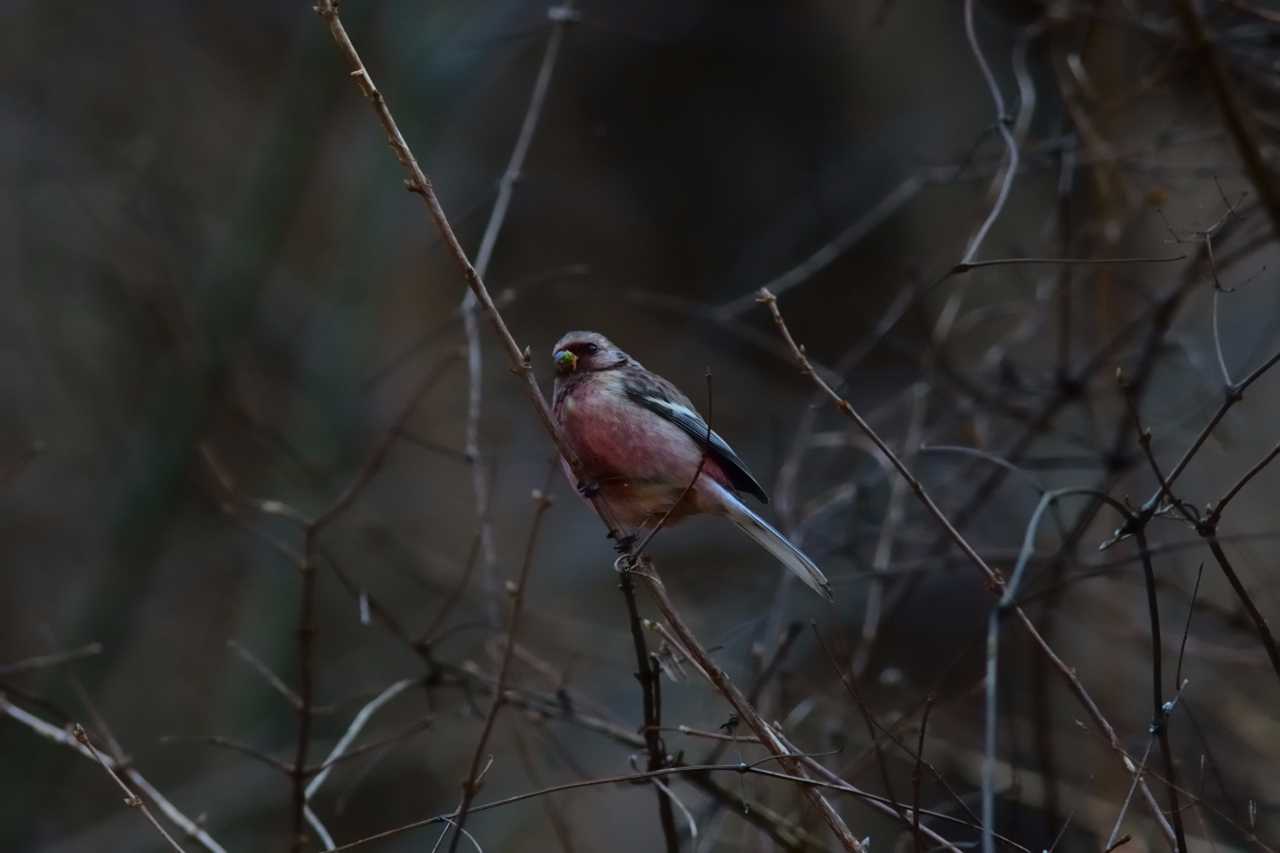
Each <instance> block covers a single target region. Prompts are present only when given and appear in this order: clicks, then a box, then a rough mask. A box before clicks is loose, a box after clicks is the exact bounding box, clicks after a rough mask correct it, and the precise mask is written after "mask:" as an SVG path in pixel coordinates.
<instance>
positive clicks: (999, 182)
mask: <svg viewBox="0 0 1280 853" xmlns="http://www.w3.org/2000/svg"><path fill="white" fill-rule="evenodd" d="M964 32H965V36H966V37H967V38H968V39H969V49H970V50H971V51H973V57H974V59H976V60H977V61H978V68H979V69H980V70H981V71H982V79H983V81H984V82H985V83H986V84H987V89H988V90H989V91H990V92H991V100H992V101H994V102H995V108H996V130H997V131H998V132H999V134H1000V138H1001V139H1002V140H1004V146H1005V152H1006V156H1007V158H1008V162H1007V163H1005V164H1003V165H1002V167H1001V168H1002V172H1001V173H999V174H997V177H996V179H995V185H996V187H997V191H996V199H995V202H994V203H993V204H992V205H991V212H990V213H988V214H987V218H986V219H984V220H983V222H982V224H981V225H980V226H979V227H978V231H977V233H975V234H974V235H973V239H972V240H970V241H969V246H968V248H966V249H965V252H964V258H963V260H962V261H961V264H970V263H972V262H973V259H974V258H975V257H977V255H978V250H979V249H980V248H982V242H983V241H984V240H985V239H986V238H987V232H989V231H990V230H991V226H993V225H994V224H995V222H996V219H998V218H999V216H1000V212H1001V211H1002V210H1004V206H1005V202H1007V201H1008V200H1009V192H1010V190H1012V189H1013V179H1014V177H1015V176H1016V175H1017V173H1018V142H1017V140H1016V139H1014V138H1013V131H1012V130H1010V128H1009V114H1008V112H1007V111H1006V110H1005V105H1004V95H1003V94H1002V93H1001V91H1000V85H999V84H998V83H997V82H996V78H995V75H994V74H992V73H991V66H990V65H989V64H988V63H987V57H986V56H985V55H984V54H983V52H982V47H981V46H980V45H979V44H978V34H977V32H976V31H975V30H974V27H973V0H965V3H964ZM1023 106H1024V107H1025V106H1026V105H1025V104H1024V105H1023Z"/></svg>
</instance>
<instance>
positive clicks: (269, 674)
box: [227, 640, 302, 711]
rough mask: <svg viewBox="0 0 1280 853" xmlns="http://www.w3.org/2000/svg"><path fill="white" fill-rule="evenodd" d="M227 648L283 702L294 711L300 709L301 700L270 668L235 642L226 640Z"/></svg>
mask: <svg viewBox="0 0 1280 853" xmlns="http://www.w3.org/2000/svg"><path fill="white" fill-rule="evenodd" d="M227 648H229V649H231V650H232V651H233V652H235V653H236V654H237V655H239V657H240V659H241V660H243V661H244V662H245V663H247V664H249V666H251V667H252V668H253V670H254V671H255V672H257V673H258V675H260V676H262V678H263V680H264V681H266V682H267V684H269V685H271V687H272V688H273V689H274V690H275V691H276V692H277V693H279V694H280V695H281V696H283V697H284V698H285V701H286V702H288V703H289V704H290V705H292V706H293V709H294V710H295V711H296V710H298V709H299V708H301V707H302V699H301V698H300V697H299V696H298V694H297V693H295V692H294V691H293V689H292V688H291V687H289V685H287V684H285V683H284V679H282V678H281V677H280V676H278V675H276V674H275V672H274V671H272V669H271V667H269V666H267V665H266V664H265V663H263V662H262V660H261V659H260V658H258V657H257V655H255V654H254V653H253V652H251V651H249V650H248V649H246V648H245V647H244V646H242V645H240V644H239V643H237V642H236V641H235V640H227Z"/></svg>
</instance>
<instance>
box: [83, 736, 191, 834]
mask: <svg viewBox="0 0 1280 853" xmlns="http://www.w3.org/2000/svg"><path fill="white" fill-rule="evenodd" d="M71 736H72V737H74V738H75V739H76V742H77V743H79V744H80V745H81V746H83V747H84V748H85V749H87V750H89V754H90V755H92V756H93V758H94V760H95V761H97V762H98V764H99V765H100V766H101V767H102V769H103V770H105V771H107V775H108V776H110V777H111V779H112V781H114V782H115V783H116V784H117V785H119V786H120V790H121V791H124V804H125V805H126V806H129V807H130V808H134V809H137V810H138V811H140V812H142V815H143V817H145V818H146V819H147V820H148V821H149V822H150V823H151V825H152V826H154V827H155V828H156V832H158V833H160V834H161V835H162V836H164V840H165V841H167V842H169V846H170V847H172V848H173V849H174V850H177V851H178V853H183V851H182V847H181V846H180V845H179V844H178V842H176V841H174V840H173V836H172V835H170V834H169V831H168V830H167V829H165V828H164V827H163V826H161V825H160V821H158V820H156V816H155V815H153V814H152V813H151V809H149V808H147V804H146V803H144V802H143V801H142V798H141V797H139V796H138V795H137V794H135V793H134V792H133V791H132V789H130V788H129V786H128V785H126V784H125V781H124V780H123V779H121V778H120V776H119V774H117V773H116V768H115V762H108V760H107V759H106V758H105V757H104V756H103V755H102V754H101V753H99V752H98V750H97V749H95V748H94V746H93V741H91V740H89V733H88V732H86V731H85V730H84V726H82V725H80V724H79V723H76V724H75V725H74V726H72V727H71Z"/></svg>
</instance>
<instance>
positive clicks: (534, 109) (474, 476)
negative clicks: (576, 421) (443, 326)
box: [459, 2, 574, 625]
mask: <svg viewBox="0 0 1280 853" xmlns="http://www.w3.org/2000/svg"><path fill="white" fill-rule="evenodd" d="M571 7H572V3H571V2H569V3H566V5H565V6H564V7H561V8H563V9H565V10H571ZM549 17H551V19H552V21H553V23H552V26H551V35H550V36H549V37H548V38H547V47H546V50H545V51H544V53H543V55H542V64H541V65H540V66H539V67H538V75H537V77H536V78H535V79H534V83H533V93H532V94H531V95H530V96H529V106H528V109H526V110H525V114H524V121H523V122H521V125H520V133H519V135H518V136H517V137H516V143H515V147H514V148H513V149H512V150H511V157H510V159H509V160H508V161H507V168H506V170H505V171H504V172H503V174H502V178H501V179H500V180H499V181H498V197H497V199H495V200H494V203H493V210H492V211H491V212H490V214H489V222H488V224H487V225H486V226H485V229H484V236H483V237H482V238H481V240H480V248H479V250H478V251H477V252H476V260H475V272H476V276H477V277H478V278H481V279H483V278H484V276H485V275H486V274H487V273H488V271H489V261H490V260H492V258H493V251H494V247H495V246H497V243H498V235H499V234H501V233H502V226H503V224H504V223H505V222H506V219H507V211H508V210H509V209H510V207H511V196H512V194H513V193H514V192H515V186H516V182H517V181H518V180H519V179H520V173H521V171H522V170H523V169H524V162H525V158H526V157H527V156H528V154H529V147H530V146H531V145H532V144H533V135H534V132H535V131H536V130H537V129H538V121H539V119H541V117H542V109H543V105H544V104H545V103H546V100H547V92H548V90H549V89H550V87H551V75H552V73H554V71H555V67H556V59H557V57H559V55H560V44H561V42H562V41H564V30H565V26H566V24H568V23H569V22H570V21H572V20H573V19H574V18H573V15H572V13H571V12H570V13H569V14H564V15H559V16H556V15H549ZM476 308H477V302H476V292H475V291H474V290H468V291H467V293H466V295H465V296H463V298H462V304H461V306H460V309H459V310H461V312H462V325H463V330H464V333H465V335H466V339H467V420H466V424H465V429H464V436H465V439H464V452H465V453H466V456H467V460H468V461H469V462H470V464H471V486H472V490H473V492H474V493H475V500H476V520H477V523H478V524H479V525H480V555H481V559H480V565H481V569H482V571H481V576H482V577H483V578H484V583H485V592H486V593H487V595H486V603H487V605H488V610H489V621H490V622H491V623H493V624H494V625H497V624H498V622H499V621H500V618H499V616H500V613H501V610H500V607H499V600H498V597H497V595H496V593H497V590H496V589H495V587H494V577H493V572H494V566H495V564H496V563H497V553H496V549H495V547H494V542H493V520H492V518H490V512H489V510H490V507H489V504H490V501H489V482H488V476H489V475H488V466H487V465H486V464H485V461H484V456H483V455H482V454H481V451H480V414H481V406H482V403H483V387H484V385H483V383H484V373H483V367H484V362H483V358H484V350H483V349H482V348H481V346H480V328H479V324H478V323H477V322H476Z"/></svg>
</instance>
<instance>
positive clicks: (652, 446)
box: [552, 332, 833, 601]
mask: <svg viewBox="0 0 1280 853" xmlns="http://www.w3.org/2000/svg"><path fill="white" fill-rule="evenodd" d="M552 359H553V361H554V362H555V368H556V380H555V395H554V398H553V401H552V409H553V411H554V413H555V417H556V421H557V422H558V423H559V424H560V428H561V430H563V431H564V436H565V438H566V439H567V440H568V443H569V445H570V446H571V447H572V448H573V450H574V452H575V453H577V454H578V458H579V459H581V460H582V465H583V468H584V472H583V474H584V476H583V481H582V482H578V483H576V484H575V485H577V487H578V490H579V491H580V492H582V494H583V495H584V496H587V497H591V496H594V495H596V494H599V495H600V496H601V497H603V498H604V500H605V502H606V503H607V504H608V506H609V508H610V509H611V510H612V511H613V514H614V515H615V516H616V517H617V521H618V523H619V524H622V525H624V526H625V527H627V528H629V529H630V530H633V531H634V530H641V529H644V528H646V527H650V526H652V525H655V524H658V523H659V522H660V521H661V520H662V518H663V517H664V516H666V515H667V513H668V512H670V513H671V514H670V517H668V518H667V521H666V523H667V524H668V525H669V524H674V523H675V522H678V521H681V520H683V519H685V518H687V517H688V516H691V515H698V514H703V513H710V514H714V515H720V516H724V517H725V518H727V519H729V520H730V521H732V522H733V523H734V525H736V526H737V528H738V529H739V530H741V531H742V532H743V533H745V534H747V536H749V537H751V538H752V539H753V540H755V541H756V542H757V543H758V544H759V545H761V546H762V547H764V548H765V550H767V551H768V552H769V553H770V554H772V555H773V556H774V557H776V558H777V559H778V560H780V561H781V562H782V564H783V565H784V566H786V567H787V568H788V569H790V570H791V571H793V572H795V574H796V575H797V576H798V577H799V578H800V579H801V580H802V581H804V582H805V583H806V584H808V585H809V586H810V587H812V588H813V589H814V590H815V591H817V592H818V593H819V594H820V595H822V596H824V597H825V598H826V599H827V600H828V601H831V600H833V599H832V596H831V587H830V585H829V584H828V583H827V579H826V576H824V575H823V574H822V572H821V571H820V570H819V569H818V567H817V566H816V565H814V563H813V560H810V559H809V558H808V557H807V556H805V554H804V553H803V552H802V551H801V550H800V549H799V548H797V547H796V546H795V545H792V544H791V543H790V542H789V541H787V538H786V537H785V536H783V535H782V534H781V533H779V532H778V531H777V530H775V529H774V528H773V527H772V526H770V525H769V523H768V522H766V521H765V520H764V519H763V518H761V517H760V516H758V515H756V514H755V513H754V512H752V511H751V510H750V509H748V508H747V506H746V505H745V504H744V503H743V502H742V501H741V500H739V499H738V493H739V492H746V493H747V494H750V495H753V496H755V497H756V498H759V499H760V501H761V502H762V503H768V502H769V498H768V496H766V495H765V492H764V489H763V488H761V487H760V483H759V482H757V480H756V478H755V477H753V476H751V472H750V471H748V470H747V466H746V465H745V464H743V462H742V460H741V459H739V458H738V454H736V453H734V452H733V448H731V447H730V446H729V444H728V442H726V441H725V440H724V439H723V438H721V437H720V436H719V435H717V434H716V433H715V432H714V431H713V430H712V429H711V428H710V427H708V426H707V422H706V421H705V420H704V419H703V417H702V416H701V415H699V414H698V412H697V410H695V409H694V407H693V404H692V403H691V402H689V398H688V397H686V396H685V395H684V394H682V393H680V391H679V389H677V388H676V386H674V385H672V384H671V383H670V382H668V381H667V380H666V379H663V378H662V377H661V376H658V375H657V374H654V373H651V372H649V371H648V370H646V369H645V368H644V365H642V364H640V362H638V361H636V360H635V359H634V358H632V357H631V356H629V355H627V354H626V353H625V352H623V351H622V350H621V349H619V348H618V347H617V346H615V345H614V344H613V343H612V342H611V341H610V340H609V339H608V338H606V337H605V336H604V335H601V334H598V333H596V332H569V333H568V334H567V335H565V336H564V337H562V338H561V339H560V341H559V342H558V343H557V344H556V345H555V349H554V350H552ZM704 454H705V456H706V461H705V462H703V456H704ZM699 463H701V464H702V466H703V467H702V471H701V473H700V474H699V473H698V465H699ZM565 471H566V473H567V474H568V475H569V479H570V482H573V480H574V475H573V472H572V471H571V470H570V469H569V467H568V465H565ZM695 474H697V481H696V482H694V475H695ZM690 483H693V487H692V488H691V489H690V488H689V485H690ZM686 489H687V490H688V495H687V496H686V497H684V499H683V500H681V496H683V495H685V491H686ZM677 504H679V505H677Z"/></svg>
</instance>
